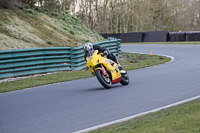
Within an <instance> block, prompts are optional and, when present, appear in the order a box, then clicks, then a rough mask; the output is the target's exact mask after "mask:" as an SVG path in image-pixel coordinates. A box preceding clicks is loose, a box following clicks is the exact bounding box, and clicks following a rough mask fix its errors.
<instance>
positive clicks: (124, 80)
mask: <svg viewBox="0 0 200 133" xmlns="http://www.w3.org/2000/svg"><path fill="white" fill-rule="evenodd" d="M120 83H121V84H122V85H128V84H129V77H128V74H127V73H126V74H122V75H121V82H120Z"/></svg>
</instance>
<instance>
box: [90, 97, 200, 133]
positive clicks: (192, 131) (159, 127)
mask: <svg viewBox="0 0 200 133" xmlns="http://www.w3.org/2000/svg"><path fill="white" fill-rule="evenodd" d="M199 110H200V99H197V100H194V101H191V102H188V103H185V104H182V105H179V106H176V107H171V108H168V109H164V110H161V111H158V112H155V113H150V114H147V115H144V116H141V117H137V118H135V119H132V120H130V121H127V122H124V123H119V124H115V125H112V126H109V127H105V128H102V129H99V130H96V131H91V132H90V133H199V132H200V126H199V125H200V117H199V116H200V111H199Z"/></svg>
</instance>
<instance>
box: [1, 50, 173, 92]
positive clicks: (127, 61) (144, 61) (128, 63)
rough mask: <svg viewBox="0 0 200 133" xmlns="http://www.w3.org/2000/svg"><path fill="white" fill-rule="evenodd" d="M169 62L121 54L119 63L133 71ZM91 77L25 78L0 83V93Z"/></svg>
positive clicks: (66, 74)
mask: <svg viewBox="0 0 200 133" xmlns="http://www.w3.org/2000/svg"><path fill="white" fill-rule="evenodd" d="M168 61H170V59H169V58H167V57H163V56H157V55H153V56H150V55H145V54H136V53H122V58H121V59H120V63H121V65H122V66H124V69H125V70H134V69H139V68H144V67H149V66H153V65H158V64H162V63H165V62H168ZM91 76H93V75H92V74H91V72H90V71H85V70H80V71H73V72H72V71H65V72H61V73H56V74H52V75H46V76H41V77H33V78H26V79H21V80H15V81H10V82H2V83H0V93H3V92H8V91H14V90H21V89H25V88H30V87H36V86H41V85H46V84H52V83H58V82H64V81H70V80H75V79H81V78H87V77H91Z"/></svg>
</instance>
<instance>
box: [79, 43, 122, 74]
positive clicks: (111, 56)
mask: <svg viewBox="0 0 200 133" xmlns="http://www.w3.org/2000/svg"><path fill="white" fill-rule="evenodd" d="M83 49H84V51H85V56H84V57H85V59H86V57H87V52H88V51H89V50H98V51H99V52H100V53H104V55H107V58H108V59H111V60H112V61H114V62H116V63H117V64H118V67H119V69H120V70H122V69H123V68H122V66H121V65H120V64H119V63H118V62H117V58H116V56H115V55H114V54H113V53H111V52H109V50H108V49H106V48H103V47H101V46H99V45H93V44H92V43H90V42H87V43H85V44H84V45H83Z"/></svg>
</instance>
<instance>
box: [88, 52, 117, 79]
mask: <svg viewBox="0 0 200 133" xmlns="http://www.w3.org/2000/svg"><path fill="white" fill-rule="evenodd" d="M86 60H87V64H86V65H87V67H88V68H90V70H91V72H92V73H93V74H94V75H95V71H96V70H97V69H100V68H102V67H106V68H107V69H108V70H109V71H110V73H111V76H112V83H117V82H120V81H121V74H120V70H119V68H118V65H117V64H116V63H114V65H113V66H112V65H111V64H110V62H109V59H107V58H105V57H102V56H101V54H98V50H95V52H94V53H93V55H92V56H91V57H87V58H86ZM102 65H103V66H102Z"/></svg>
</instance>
